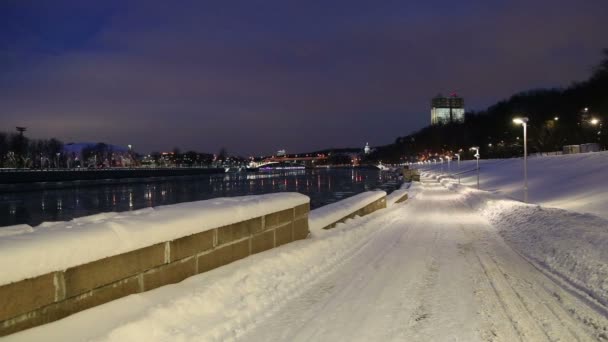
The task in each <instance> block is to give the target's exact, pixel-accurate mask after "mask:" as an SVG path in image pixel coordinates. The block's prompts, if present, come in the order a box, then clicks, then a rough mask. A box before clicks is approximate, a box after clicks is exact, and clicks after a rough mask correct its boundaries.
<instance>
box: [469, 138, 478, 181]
mask: <svg viewBox="0 0 608 342" xmlns="http://www.w3.org/2000/svg"><path fill="white" fill-rule="evenodd" d="M469 151H475V155H474V157H475V158H477V189H478V190H479V157H480V155H479V147H477V146H475V147H471V148H470V149H469Z"/></svg>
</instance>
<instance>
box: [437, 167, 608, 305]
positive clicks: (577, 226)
mask: <svg viewBox="0 0 608 342" xmlns="http://www.w3.org/2000/svg"><path fill="white" fill-rule="evenodd" d="M437 178H439V179H440V181H441V183H442V184H443V185H444V186H446V187H447V188H449V189H451V190H453V191H455V192H457V193H459V194H460V195H461V199H462V200H463V201H464V202H465V203H467V204H468V205H469V206H471V207H472V208H473V209H476V210H478V211H479V212H480V213H481V214H482V215H483V216H484V217H486V218H487V219H488V220H489V221H490V222H491V223H492V224H493V225H494V226H495V227H496V228H497V229H498V230H499V233H500V234H501V236H502V237H503V238H504V239H505V240H506V241H507V242H508V243H509V244H510V245H511V246H512V247H514V248H515V249H516V250H517V251H519V252H520V253H521V254H523V255H524V256H525V257H527V258H528V259H529V260H531V261H532V262H534V263H535V264H536V265H538V266H539V267H541V268H545V269H548V270H550V271H551V272H552V273H554V274H557V275H558V276H560V277H561V278H562V279H563V280H566V281H567V282H568V283H570V284H571V285H574V286H575V287H576V288H578V289H579V290H582V291H584V292H585V293H587V294H588V295H590V296H591V297H593V298H594V299H596V300H597V301H599V302H601V303H603V304H604V305H608V249H606V246H608V220H605V219H603V218H600V217H597V216H594V215H590V214H580V213H575V212H571V211H566V210H563V209H557V208H545V207H541V206H539V205H534V204H525V203H522V202H518V201H513V200H510V199H505V198H504V197H501V196H498V195H496V194H492V193H489V192H486V191H480V190H477V189H473V188H470V187H466V186H462V185H459V184H456V183H455V181H454V180H453V179H450V178H442V177H437Z"/></svg>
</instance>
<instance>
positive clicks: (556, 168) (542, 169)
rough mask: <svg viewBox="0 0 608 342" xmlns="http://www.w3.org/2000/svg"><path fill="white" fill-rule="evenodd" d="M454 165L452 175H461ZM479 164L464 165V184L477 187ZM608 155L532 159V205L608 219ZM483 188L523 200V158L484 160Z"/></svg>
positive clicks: (437, 166)
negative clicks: (476, 169)
mask: <svg viewBox="0 0 608 342" xmlns="http://www.w3.org/2000/svg"><path fill="white" fill-rule="evenodd" d="M457 165H458V164H457V163H456V162H452V163H451V165H450V167H451V172H453V173H457V172H458V166H457ZM418 168H419V169H420V170H421V171H433V172H441V170H442V169H443V172H445V173H447V172H448V165H447V163H444V164H443V165H441V164H431V165H423V166H419V167H418ZM474 169H475V161H473V160H467V161H463V162H461V165H460V171H469V170H470V171H471V172H467V173H464V174H462V175H461V183H462V184H465V185H470V186H475V185H476V184H477V176H476V173H475V172H474V171H473V170H474ZM606 170H608V151H605V152H595V153H582V154H568V155H557V156H542V157H534V156H532V157H530V158H528V188H529V202H530V203H538V204H541V205H543V206H548V207H555V208H561V209H566V210H573V211H577V212H581V213H591V214H594V215H597V216H600V217H603V218H604V219H608V180H607V179H606ZM479 181H480V187H481V189H483V190H488V191H494V192H497V193H499V194H502V195H504V196H507V197H510V198H512V199H517V200H521V199H523V190H522V189H523V158H512V159H490V160H480V177H479Z"/></svg>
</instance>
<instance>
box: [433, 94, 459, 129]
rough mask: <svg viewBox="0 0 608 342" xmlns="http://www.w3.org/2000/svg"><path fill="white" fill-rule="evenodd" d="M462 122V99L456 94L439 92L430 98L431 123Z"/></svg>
mask: <svg viewBox="0 0 608 342" xmlns="http://www.w3.org/2000/svg"><path fill="white" fill-rule="evenodd" d="M450 122H464V99H463V98H462V97H459V96H458V95H456V94H452V95H450V96H448V97H444V96H442V95H441V94H440V95H437V96H436V97H435V98H433V99H432V100H431V125H437V124H447V123H450Z"/></svg>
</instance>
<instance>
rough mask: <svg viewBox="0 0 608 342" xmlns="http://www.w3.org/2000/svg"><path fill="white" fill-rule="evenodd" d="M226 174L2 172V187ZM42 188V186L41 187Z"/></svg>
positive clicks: (180, 170)
mask: <svg viewBox="0 0 608 342" xmlns="http://www.w3.org/2000/svg"><path fill="white" fill-rule="evenodd" d="M221 173H225V170H224V169H223V168H132V169H127V168H120V169H48V170H25V169H23V170H21V169H10V170H0V185H2V186H3V188H4V187H6V186H8V187H9V189H10V187H11V186H15V187H18V186H19V185H18V184H23V183H42V182H71V181H99V180H108V179H111V180H114V179H129V178H149V177H173V176H196V175H210V174H221ZM39 186H40V185H39Z"/></svg>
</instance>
